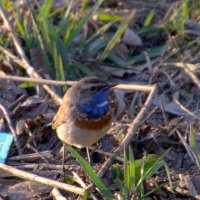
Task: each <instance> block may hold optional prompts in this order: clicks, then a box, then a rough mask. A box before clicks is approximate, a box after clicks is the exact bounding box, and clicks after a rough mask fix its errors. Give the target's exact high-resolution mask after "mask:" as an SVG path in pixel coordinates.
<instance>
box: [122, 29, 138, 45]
mask: <svg viewBox="0 0 200 200" xmlns="http://www.w3.org/2000/svg"><path fill="white" fill-rule="evenodd" d="M122 41H123V42H124V43H125V44H126V45H129V46H133V47H135V46H142V39H141V38H140V37H139V36H138V35H137V34H136V33H135V32H134V31H133V30H131V29H130V28H127V29H126V30H125V32H124V35H123V37H122Z"/></svg>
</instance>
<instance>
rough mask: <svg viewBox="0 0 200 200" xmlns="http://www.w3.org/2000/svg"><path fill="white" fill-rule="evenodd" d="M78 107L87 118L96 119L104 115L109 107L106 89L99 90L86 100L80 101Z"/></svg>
mask: <svg viewBox="0 0 200 200" xmlns="http://www.w3.org/2000/svg"><path fill="white" fill-rule="evenodd" d="M79 107H80V110H81V112H82V113H83V115H85V116H86V117H87V118H92V119H98V118H100V117H102V116H104V115H105V114H106V113H107V112H108V110H109V107H110V103H109V100H108V91H107V90H101V91H99V92H98V93H96V94H95V95H94V96H92V97H91V99H89V100H88V102H84V103H81V104H80V105H79Z"/></svg>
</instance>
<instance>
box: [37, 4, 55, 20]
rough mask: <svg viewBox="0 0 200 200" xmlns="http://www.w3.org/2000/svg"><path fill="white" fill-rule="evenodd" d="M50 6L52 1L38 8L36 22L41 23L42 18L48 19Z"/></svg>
mask: <svg viewBox="0 0 200 200" xmlns="http://www.w3.org/2000/svg"><path fill="white" fill-rule="evenodd" d="M52 5H53V0H46V1H45V2H44V4H43V5H42V6H39V10H40V13H39V15H38V16H37V20H38V21H40V22H42V21H43V19H44V17H48V15H49V12H50V11H51V7H52Z"/></svg>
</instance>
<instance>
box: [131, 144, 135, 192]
mask: <svg viewBox="0 0 200 200" xmlns="http://www.w3.org/2000/svg"><path fill="white" fill-rule="evenodd" d="M129 162H130V163H129V165H130V166H129V173H130V188H132V189H135V186H136V182H135V181H136V177H135V159H134V155H133V151H132V149H131V146H130V145H129Z"/></svg>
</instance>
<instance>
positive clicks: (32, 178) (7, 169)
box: [0, 164, 85, 196]
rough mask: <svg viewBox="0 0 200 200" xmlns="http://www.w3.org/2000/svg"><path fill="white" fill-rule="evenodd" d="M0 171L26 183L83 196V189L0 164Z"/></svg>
mask: <svg viewBox="0 0 200 200" xmlns="http://www.w3.org/2000/svg"><path fill="white" fill-rule="evenodd" d="M0 170H3V171H5V172H8V173H10V174H13V175H15V176H17V177H20V178H22V179H25V180H28V181H34V182H37V183H42V184H44V185H48V186H52V187H56V188H60V189H62V190H66V191H69V192H73V193H75V194H79V195H82V196H83V195H84V194H85V189H83V188H80V187H75V186H73V185H68V184H65V183H61V182H58V181H54V180H51V179H48V178H44V177H41V176H38V175H35V174H31V173H28V172H24V171H22V170H19V169H15V168H14V167H11V166H8V165H6V164H0Z"/></svg>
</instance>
